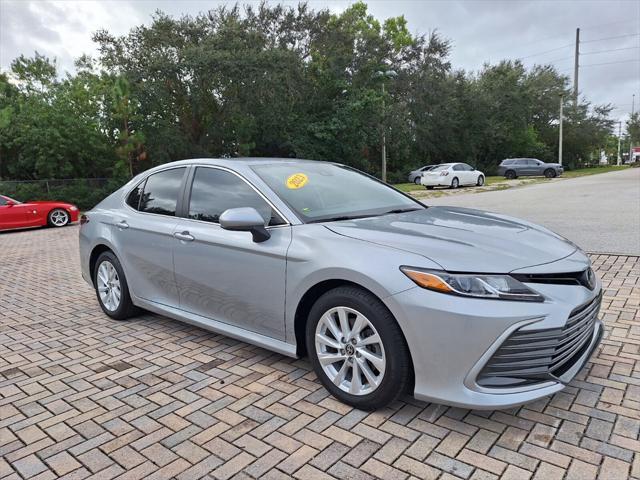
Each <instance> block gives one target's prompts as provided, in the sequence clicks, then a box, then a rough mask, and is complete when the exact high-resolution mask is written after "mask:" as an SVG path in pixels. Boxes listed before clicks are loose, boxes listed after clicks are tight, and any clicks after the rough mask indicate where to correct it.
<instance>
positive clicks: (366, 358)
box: [306, 286, 411, 410]
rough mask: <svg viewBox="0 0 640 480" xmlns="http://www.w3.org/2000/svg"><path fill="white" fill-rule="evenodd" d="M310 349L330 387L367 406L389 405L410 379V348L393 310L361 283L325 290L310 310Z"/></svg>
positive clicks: (335, 393)
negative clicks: (354, 285) (356, 285)
mask: <svg viewBox="0 0 640 480" xmlns="http://www.w3.org/2000/svg"><path fill="white" fill-rule="evenodd" d="M306 342H307V352H309V357H310V360H311V364H312V365H313V368H314V371H315V373H316V375H317V376H318V378H319V379H320V382H321V383H322V384H323V385H324V387H325V388H326V389H327V390H329V392H331V394H333V396H335V397H336V398H338V400H340V401H341V402H344V403H346V404H348V405H351V406H353V407H355V408H359V409H361V410H373V409H376V408H380V407H383V406H385V405H387V404H389V403H390V402H392V401H393V400H395V399H396V398H397V397H398V396H399V395H400V394H401V393H403V392H405V391H406V389H407V386H408V384H409V381H410V375H411V361H410V357H409V349H408V347H407V345H406V343H405V340H404V337H403V335H402V332H401V331H400V327H399V326H398V324H397V322H396V320H395V318H394V317H393V315H391V313H390V312H389V310H387V308H386V307H385V306H384V305H383V304H382V303H381V302H380V300H378V299H377V298H376V297H375V296H374V295H372V294H371V293H369V292H367V291H366V290H363V289H361V288H358V287H352V286H344V287H338V288H335V289H333V290H330V291H329V292H327V293H325V294H324V295H322V296H321V297H320V298H319V299H318V300H317V301H316V303H315V304H314V306H313V307H312V309H311V312H310V314H309V319H308V322H307V330H306Z"/></svg>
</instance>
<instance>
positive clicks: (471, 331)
mask: <svg viewBox="0 0 640 480" xmlns="http://www.w3.org/2000/svg"><path fill="white" fill-rule="evenodd" d="M529 286H530V287H532V288H534V289H536V290H537V291H539V292H540V293H542V294H543V295H544V296H545V298H546V299H547V300H546V301H545V302H543V303H528V302H510V301H502V300H486V299H474V298H464V297H454V296H450V295H445V294H441V293H437V292H432V291H429V290H425V289H422V288H419V287H416V288H412V289H409V290H406V291H404V292H401V293H398V294H396V295H393V296H391V297H388V298H387V299H385V301H386V303H387V306H388V307H389V309H390V310H391V311H392V313H393V314H394V315H395V316H396V319H398V322H399V323H400V325H401V328H402V329H403V332H404V335H405V338H406V340H407V343H408V344H409V349H410V351H411V355H412V360H413V365H414V371H415V389H414V395H415V397H416V398H418V399H420V400H425V401H430V402H437V403H443V404H447V405H454V406H458V407H463V408H473V409H495V408H509V407H512V406H516V405H521V404H523V403H527V402H530V401H533V400H536V399H538V398H540V397H544V396H546V395H551V394H553V393H556V392H558V391H559V390H562V389H563V388H564V387H565V386H566V384H567V383H569V382H570V381H571V380H572V379H573V378H574V377H575V375H576V374H577V373H578V372H579V371H580V370H581V369H582V367H583V366H584V365H585V364H586V363H587V361H588V360H589V358H590V357H591V355H592V354H593V352H594V350H595V349H596V348H597V346H598V344H599V343H600V340H601V339H602V335H603V333H604V326H603V324H602V322H601V321H600V320H597V319H596V320H595V322H594V325H593V333H592V334H591V336H590V338H589V339H588V341H586V343H585V344H584V345H585V347H584V348H583V349H582V350H581V352H580V353H579V354H578V358H572V360H571V362H570V364H569V365H567V368H566V369H564V371H563V374H562V375H561V376H559V377H557V378H550V379H545V380H541V381H540V382H537V383H534V384H529V385H523V386H518V387H500V388H494V387H491V388H487V387H484V386H481V385H480V384H478V377H479V375H480V373H481V372H482V370H483V368H484V367H485V365H487V362H489V360H490V359H491V358H492V356H493V354H494V353H495V352H496V351H497V350H498V348H500V346H501V345H503V344H504V342H505V341H506V340H507V339H508V338H509V337H510V336H511V335H512V334H513V333H514V332H515V331H516V330H519V331H521V330H525V331H526V330H531V331H539V330H546V329H561V328H563V327H564V326H565V325H566V324H567V320H568V319H569V317H570V315H571V313H572V312H573V311H574V310H575V309H576V307H578V306H580V305H585V304H587V303H589V302H592V301H594V300H595V299H597V297H598V295H599V294H600V291H601V284H600V282H599V281H598V282H597V285H596V287H595V288H594V290H589V289H587V288H585V287H581V286H577V285H575V286H574V285H548V284H529ZM596 315H597V314H596Z"/></svg>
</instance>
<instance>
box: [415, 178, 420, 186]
mask: <svg viewBox="0 0 640 480" xmlns="http://www.w3.org/2000/svg"><path fill="white" fill-rule="evenodd" d="M413 183H415V184H416V185H420V177H416V178H414V179H413Z"/></svg>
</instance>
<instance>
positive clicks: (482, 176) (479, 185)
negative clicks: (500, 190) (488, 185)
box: [476, 175, 484, 187]
mask: <svg viewBox="0 0 640 480" xmlns="http://www.w3.org/2000/svg"><path fill="white" fill-rule="evenodd" d="M476 185H477V186H478V187H481V186H483V185H484V175H479V176H478V181H477V182H476Z"/></svg>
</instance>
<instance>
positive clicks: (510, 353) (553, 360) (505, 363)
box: [477, 294, 602, 388]
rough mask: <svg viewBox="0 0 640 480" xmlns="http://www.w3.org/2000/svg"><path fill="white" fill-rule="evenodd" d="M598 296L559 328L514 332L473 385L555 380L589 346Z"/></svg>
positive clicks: (508, 385) (598, 301) (519, 383)
mask: <svg viewBox="0 0 640 480" xmlns="http://www.w3.org/2000/svg"><path fill="white" fill-rule="evenodd" d="M601 301H602V294H600V295H599V296H598V297H596V298H595V299H594V300H592V301H591V302H589V303H587V304H585V305H582V306H581V307H578V308H576V309H575V310H574V311H573V312H571V315H570V316H569V319H568V320H567V323H566V324H565V326H564V327H562V328H554V329H544V330H522V329H519V330H516V331H515V332H513V333H512V334H511V335H510V336H509V338H507V340H505V342H504V343H503V344H502V345H501V346H500V347H499V348H498V350H496V351H495V353H494V354H493V356H492V357H491V359H490V360H489V361H488V362H487V364H486V365H485V366H484V368H483V369H482V371H481V372H480V375H478V379H477V383H478V385H481V386H483V387H488V388H500V387H503V388H506V387H519V386H526V385H532V384H535V383H540V382H544V381H548V380H557V378H558V377H560V376H562V375H563V374H564V373H565V372H566V371H567V370H569V369H570V368H571V367H572V366H573V364H574V363H575V362H576V361H577V360H578V359H579V358H580V357H581V356H582V355H583V353H584V352H585V350H586V349H587V348H588V347H589V343H590V340H591V338H592V337H593V330H594V328H595V323H596V320H597V318H598V312H599V310H600V303H601Z"/></svg>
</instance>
